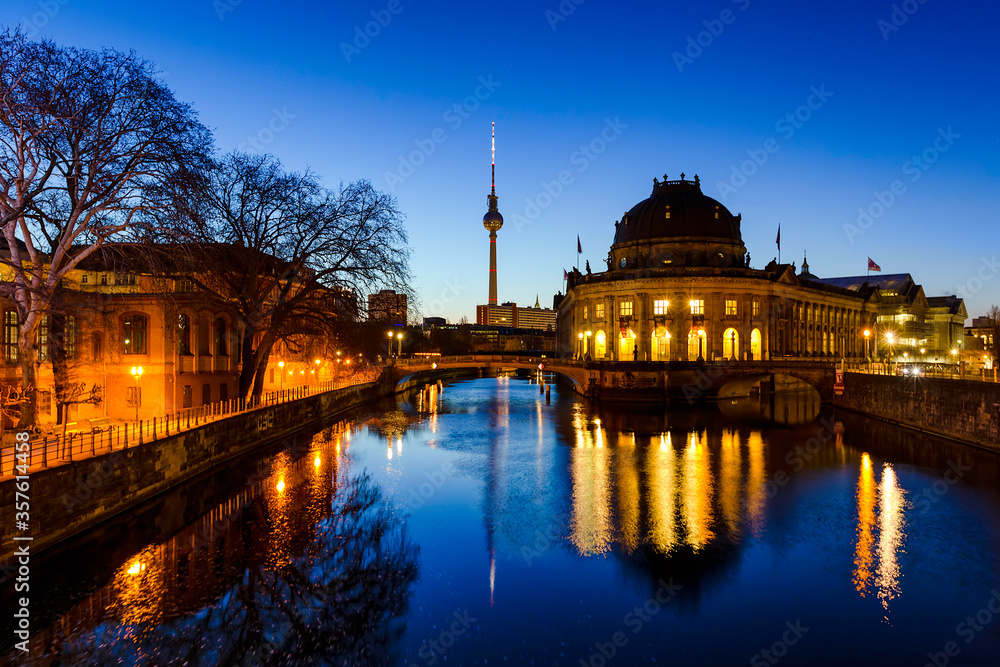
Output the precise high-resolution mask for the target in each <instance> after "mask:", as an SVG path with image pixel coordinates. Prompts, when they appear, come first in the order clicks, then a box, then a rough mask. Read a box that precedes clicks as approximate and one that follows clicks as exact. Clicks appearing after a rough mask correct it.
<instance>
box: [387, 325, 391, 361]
mask: <svg viewBox="0 0 1000 667" xmlns="http://www.w3.org/2000/svg"><path fill="white" fill-rule="evenodd" d="M386 335H387V336H389V356H390V357H391V356H392V332H391V331H387V332H386Z"/></svg>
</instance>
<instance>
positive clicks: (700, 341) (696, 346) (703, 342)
mask: <svg viewBox="0 0 1000 667" xmlns="http://www.w3.org/2000/svg"><path fill="white" fill-rule="evenodd" d="M707 343H708V336H706V334H705V330H704V329H701V328H694V329H691V330H690V331H689V332H688V361H697V360H698V359H699V358H701V359H704V358H705V354H706V353H707V352H708V350H707V349H706V348H707Z"/></svg>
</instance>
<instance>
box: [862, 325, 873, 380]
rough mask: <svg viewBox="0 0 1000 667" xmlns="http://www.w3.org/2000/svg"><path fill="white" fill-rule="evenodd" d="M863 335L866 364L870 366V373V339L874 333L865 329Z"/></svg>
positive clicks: (869, 368)
mask: <svg viewBox="0 0 1000 667" xmlns="http://www.w3.org/2000/svg"><path fill="white" fill-rule="evenodd" d="M862 333H863V334H864V336H865V363H867V364H868V370H869V371H870V370H871V364H872V357H871V353H870V352H869V350H868V338H869V337H870V336H871V335H872V332H871V329H865V330H864V331H863V332H862Z"/></svg>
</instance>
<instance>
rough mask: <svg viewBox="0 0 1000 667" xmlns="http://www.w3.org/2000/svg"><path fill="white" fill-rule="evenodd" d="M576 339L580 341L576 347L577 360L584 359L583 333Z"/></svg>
mask: <svg viewBox="0 0 1000 667" xmlns="http://www.w3.org/2000/svg"><path fill="white" fill-rule="evenodd" d="M576 338H577V341H579V342H578V343H577V346H576V358H577V359H583V332H582V331H581V332H580V333H578V334H577V335H576Z"/></svg>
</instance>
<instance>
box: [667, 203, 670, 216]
mask: <svg viewBox="0 0 1000 667" xmlns="http://www.w3.org/2000/svg"><path fill="white" fill-rule="evenodd" d="M667 218H668V219H669V218H670V207H669V206H668V207H667Z"/></svg>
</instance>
